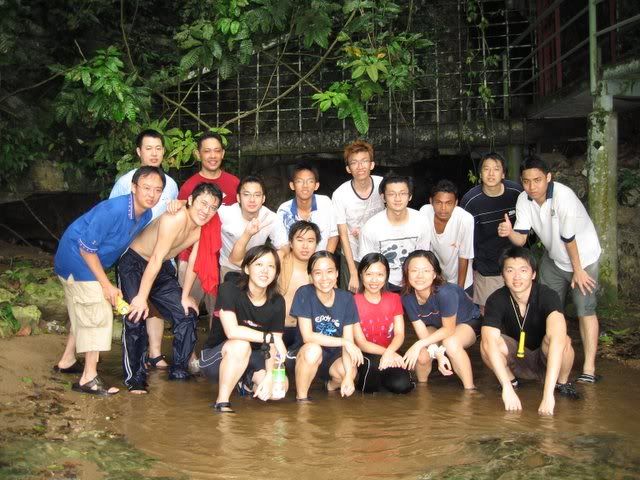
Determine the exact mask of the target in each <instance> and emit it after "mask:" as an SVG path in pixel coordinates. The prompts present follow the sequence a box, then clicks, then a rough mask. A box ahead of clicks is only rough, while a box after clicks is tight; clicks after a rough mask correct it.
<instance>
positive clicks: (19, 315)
mask: <svg viewBox="0 0 640 480" xmlns="http://www.w3.org/2000/svg"><path fill="white" fill-rule="evenodd" d="M11 312H12V313H13V316H14V317H15V319H16V320H17V321H18V322H19V323H20V330H19V331H18V333H17V335H18V336H28V335H31V332H32V331H33V330H34V329H36V328H37V327H38V322H39V321H40V317H41V316H42V312H40V309H39V308H38V307H36V306H35V305H27V306H26V307H19V306H16V305H12V306H11Z"/></svg>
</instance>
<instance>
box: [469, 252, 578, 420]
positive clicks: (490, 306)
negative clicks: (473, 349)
mask: <svg viewBox="0 0 640 480" xmlns="http://www.w3.org/2000/svg"><path fill="white" fill-rule="evenodd" d="M500 270H501V271H502V276H503V277H504V283H505V286H504V287H502V288H499V289H498V290H496V291H495V292H494V293H492V294H491V296H490V297H489V298H488V299H487V303H486V305H485V316H484V321H483V323H482V342H481V344H480V353H481V355H482V360H483V361H484V363H485V364H486V365H487V366H488V367H489V368H490V369H491V370H493V373H495V375H496V377H498V380H499V381H500V385H501V386H502V401H503V402H504V408H505V410H508V411H518V410H522V404H521V403H520V399H519V398H518V395H517V394H516V392H515V389H516V388H517V387H518V383H519V381H518V379H519V378H520V379H531V380H543V381H544V390H543V393H542V402H541V403H540V406H539V407H538V413H539V414H540V415H553V409H554V407H555V398H554V392H558V394H559V395H562V396H566V397H569V398H574V399H575V398H579V395H578V392H577V391H576V389H575V387H574V386H573V384H571V383H569V382H568V378H569V373H571V367H572V366H573V358H574V352H573V347H572V346H571V339H570V338H569V337H568V336H567V322H566V320H565V318H564V313H563V308H562V302H561V301H560V298H559V297H558V294H557V293H556V292H555V291H553V290H551V289H550V288H549V287H547V286H545V285H542V284H539V283H538V282H535V281H534V280H535V278H536V260H535V257H534V256H533V254H532V253H531V251H529V250H527V249H526V248H523V247H509V248H507V249H506V250H505V251H504V253H503V254H502V257H501V258H500Z"/></svg>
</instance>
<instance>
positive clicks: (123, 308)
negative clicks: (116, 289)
mask: <svg viewBox="0 0 640 480" xmlns="http://www.w3.org/2000/svg"><path fill="white" fill-rule="evenodd" d="M116 312H118V313H119V314H120V315H126V314H127V313H129V304H128V303H127V302H125V300H124V298H122V297H120V298H118V301H117V303H116Z"/></svg>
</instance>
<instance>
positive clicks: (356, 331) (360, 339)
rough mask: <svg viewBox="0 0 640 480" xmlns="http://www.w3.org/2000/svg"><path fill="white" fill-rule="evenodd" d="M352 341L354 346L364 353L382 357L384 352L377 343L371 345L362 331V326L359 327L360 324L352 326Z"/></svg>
mask: <svg viewBox="0 0 640 480" xmlns="http://www.w3.org/2000/svg"><path fill="white" fill-rule="evenodd" d="M353 339H354V342H355V344H356V346H357V347H358V348H359V349H360V350H361V351H363V352H364V353H372V354H374V355H382V354H384V352H385V350H386V349H385V348H384V347H383V346H382V345H378V344H377V343H373V342H370V341H369V340H367V337H366V336H365V334H364V332H363V331H362V326H361V325H360V323H356V324H354V325H353Z"/></svg>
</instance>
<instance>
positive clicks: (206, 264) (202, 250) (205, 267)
mask: <svg viewBox="0 0 640 480" xmlns="http://www.w3.org/2000/svg"><path fill="white" fill-rule="evenodd" d="M221 225H222V224H221V222H220V217H219V216H218V214H217V213H216V214H215V215H214V216H213V218H212V219H211V220H209V221H208V222H207V223H205V224H204V225H203V226H202V228H201V229H200V246H199V247H198V255H197V256H196V262H195V264H194V266H193V271H194V272H195V273H196V274H197V275H198V278H199V279H200V283H201V284H202V290H204V292H205V293H208V294H209V295H217V293H218V284H219V283H220V273H219V271H218V252H219V251H220V247H221V246H222V240H221V239H220V227H221Z"/></svg>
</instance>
